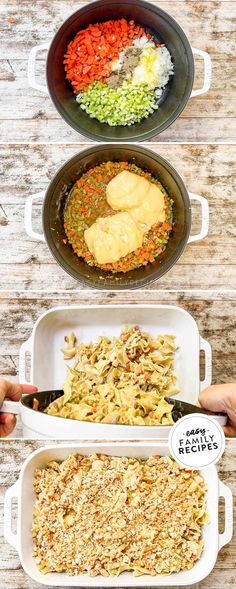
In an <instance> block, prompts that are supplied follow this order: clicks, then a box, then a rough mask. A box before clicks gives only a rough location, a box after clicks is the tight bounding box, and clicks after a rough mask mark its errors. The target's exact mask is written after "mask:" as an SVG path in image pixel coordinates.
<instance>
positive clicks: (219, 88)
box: [0, 0, 236, 143]
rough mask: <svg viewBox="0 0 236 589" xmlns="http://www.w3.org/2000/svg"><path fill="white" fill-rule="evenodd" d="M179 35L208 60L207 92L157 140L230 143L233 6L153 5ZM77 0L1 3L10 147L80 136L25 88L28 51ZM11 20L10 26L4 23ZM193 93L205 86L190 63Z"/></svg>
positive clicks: (0, 133)
mask: <svg viewBox="0 0 236 589" xmlns="http://www.w3.org/2000/svg"><path fill="white" fill-rule="evenodd" d="M153 3H154V4H158V5H160V6H161V8H163V9H164V10H166V11H167V12H168V13H169V14H170V15H171V16H172V17H174V18H175V19H176V20H177V21H178V23H179V24H180V26H181V27H182V28H183V29H184V31H185V33H186V35H187V37H188V39H189V41H190V43H191V45H192V46H193V47H196V48H198V49H203V50H205V51H208V52H209V53H210V55H211V58H212V71H213V75H212V86H211V89H210V91H209V92H208V93H207V94H205V95H202V96H199V97H196V98H192V99H190V100H189V102H188V104H187V106H186V108H185V109H184V111H183V113H182V115H181V116H180V118H178V119H177V121H175V123H174V124H173V125H172V126H171V127H170V128H169V129H167V130H166V131H165V132H164V133H163V134H162V135H161V136H159V137H157V138H156V140H157V141H158V140H161V141H168V142H169V141H190V142H191V141H200V142H201V141H203V142H204V141H206V142H208V141H209V142H215V141H217V142H218V141H219V142H222V141H235V139H236V117H235V114H236V107H235V100H234V91H235V70H236V67H235V59H234V56H235V33H234V31H235V20H236V2H235V1H234V0H221V1H219V0H202V1H197V0H185V1H184V0H179V1H177V2H176V1H175V0H157V1H156V0H155V1H154V2H153ZM82 4H84V2H82V1H81V0H79V1H78V0H69V1H67V0H51V1H50V2H45V0H37V2H31V1H30V0H22V1H21V2H20V3H19V2H18V0H9V1H8V2H7V1H6V0H0V9H1V21H0V32H1V46H2V51H1V58H0V137H1V141H3V142H4V141H5V142H7V141H9V142H11V143H14V142H16V141H17V142H28V141H29V142H31V141H33V142H44V141H45V142H48V141H49V142H56V143H57V142H58V141H59V140H60V142H61V143H64V142H72V143H76V142H78V141H81V140H83V138H82V137H81V136H80V135H79V134H77V133H76V132H75V131H73V130H72V129H71V128H70V127H69V126H68V125H67V124H66V123H65V122H64V121H63V120H62V119H61V118H60V116H59V115H58V113H57V111H56V109H55V108H54V106H53V104H52V102H51V100H50V98H49V97H48V96H46V95H45V94H42V93H41V92H38V91H35V90H33V89H31V88H29V86H28V81H27V60H28V55H29V51H30V49H31V48H32V47H33V46H35V45H38V44H41V43H45V42H49V41H50V40H51V39H52V37H53V35H54V34H55V33H56V31H57V30H58V28H59V27H60V25H61V24H62V23H63V21H64V20H65V19H66V18H67V17H69V16H70V14H72V13H73V12H74V11H75V10H76V9H77V8H78V7H79V6H80V5H82ZM9 17H10V18H13V19H14V23H9V22H8V21H7V18H9ZM45 60H46V52H44V53H43V52H42V53H41V54H39V58H38V61H37V80H38V81H39V82H40V83H44V81H45ZM195 78H196V79H195V87H197V88H200V87H201V86H202V81H203V64H202V62H201V60H200V61H199V58H196V76H195Z"/></svg>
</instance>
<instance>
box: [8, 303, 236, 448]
mask: <svg viewBox="0 0 236 589" xmlns="http://www.w3.org/2000/svg"><path fill="white" fill-rule="evenodd" d="M116 303H117V304H118V303H121V304H122V303H126V304H128V303H133V304H136V303H145V304H150V305H152V304H155V303H166V304H172V305H179V306H180V307H182V308H183V309H185V310H186V311H188V312H189V313H191V315H192V316H193V318H194V319H195V320H196V322H197V325H198V328H199V331H200V334H201V336H202V337H204V338H205V339H206V340H208V341H209V342H210V344H211V346H212V365H213V379H212V382H213V383H224V382H233V381H236V348H235V341H236V294H235V293H229V292H225V293H223V292H218V293H217V292H212V293H211V292H178V293H176V292H164V291H162V292H154V291H129V292H124V291H123V292H121V293H100V292H98V291H92V292H91V291H82V292H80V293H56V292H55V293H47V294H46V295H45V293H43V292H38V293H23V292H18V293H15V294H14V293H11V292H0V375H1V378H6V379H8V380H11V381H13V382H18V357H19V349H20V346H21V345H22V343H23V342H24V341H26V340H27V339H28V338H29V337H30V335H31V333H32V329H33V326H34V323H35V322H36V320H37V319H38V318H39V317H40V316H41V315H42V313H44V312H45V311H47V310H49V309H51V308H52V307H58V306H61V305H68V306H70V305H73V304H85V305H86V304H88V305H89V304H116ZM201 368H202V370H201V374H202V376H201V377H202V378H203V377H204V359H203V358H202V361H201ZM14 436H16V437H20V436H22V428H21V424H20V422H18V426H17V428H16V430H15V431H14Z"/></svg>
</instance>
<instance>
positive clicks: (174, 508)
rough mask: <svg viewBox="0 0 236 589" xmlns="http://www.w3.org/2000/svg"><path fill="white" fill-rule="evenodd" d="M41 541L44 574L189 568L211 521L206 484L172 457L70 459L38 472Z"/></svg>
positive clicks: (38, 558)
mask: <svg viewBox="0 0 236 589" xmlns="http://www.w3.org/2000/svg"><path fill="white" fill-rule="evenodd" d="M34 490H35V494H36V503H35V509H34V523H33V530H32V534H33V541H34V557H35V562H36V564H37V566H38V567H39V569H40V570H41V571H42V572H43V573H49V572H66V573H67V574H68V575H79V574H82V573H87V574H88V575H90V576H96V575H99V574H101V575H103V576H105V577H107V576H118V575H120V573H122V572H124V571H132V572H133V574H134V575H135V576H138V575H143V574H148V575H157V574H171V573H174V572H179V571H181V570H189V569H191V568H192V567H193V565H194V563H195V561H196V560H197V559H199V557H200V555H201V553H202V550H203V538H202V535H201V534H202V526H203V524H206V523H208V521H209V518H208V515H207V513H206V505H205V493H206V490H207V487H206V484H205V482H204V480H203V478H202V477H201V476H200V475H199V473H198V472H197V471H189V470H185V469H183V468H182V467H180V466H179V465H178V464H177V463H176V462H175V461H174V460H173V459H172V458H170V457H168V456H165V457H161V456H152V457H151V458H148V460H140V459H136V458H126V457H122V458H116V457H112V456H106V455H93V456H82V455H80V454H77V455H70V456H69V457H68V458H67V459H66V460H64V461H63V462H49V463H48V464H47V466H46V468H40V469H37V470H36V471H35V477H34Z"/></svg>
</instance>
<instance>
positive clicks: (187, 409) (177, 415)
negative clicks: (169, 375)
mask: <svg viewBox="0 0 236 589" xmlns="http://www.w3.org/2000/svg"><path fill="white" fill-rule="evenodd" d="M165 401H167V403H170V404H171V405H173V409H172V413H171V414H172V418H173V421H174V422H175V423H176V421H178V419H181V417H184V415H190V414H191V413H202V414H204V415H210V416H212V417H218V419H219V418H220V419H219V422H220V425H225V424H226V421H227V415H225V414H224V413H211V412H210V411H206V410H205V409H202V408H201V407H198V406H197V405H192V404H191V403H186V402H185V401H180V400H179V399H172V398H171V397H165Z"/></svg>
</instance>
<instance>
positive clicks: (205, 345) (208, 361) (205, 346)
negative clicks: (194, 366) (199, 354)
mask: <svg viewBox="0 0 236 589" xmlns="http://www.w3.org/2000/svg"><path fill="white" fill-rule="evenodd" d="M200 350H203V352H204V354H205V377H204V380H201V381H200V391H201V392H202V391H203V390H204V389H206V387H209V385H210V384H211V381H212V350H211V345H210V344H209V342H208V341H207V340H206V339H203V337H201V336H200Z"/></svg>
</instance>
